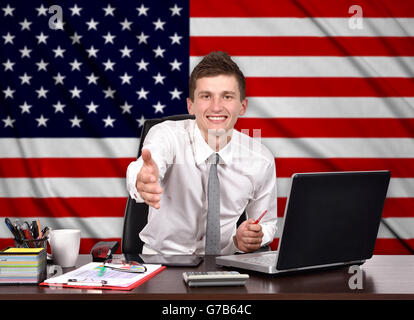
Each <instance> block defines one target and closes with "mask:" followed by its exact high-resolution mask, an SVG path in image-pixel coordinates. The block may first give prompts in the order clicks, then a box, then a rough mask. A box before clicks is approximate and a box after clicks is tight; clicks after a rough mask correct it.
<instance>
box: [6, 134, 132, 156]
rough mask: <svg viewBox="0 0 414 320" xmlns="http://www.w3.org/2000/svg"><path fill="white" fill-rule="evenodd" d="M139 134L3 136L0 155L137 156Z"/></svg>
mask: <svg viewBox="0 0 414 320" xmlns="http://www.w3.org/2000/svg"><path fill="white" fill-rule="evenodd" d="M138 146H139V139H136V138H102V139H94V138H58V139H57V138H4V139H0V158H22V157H24V158H135V157H136V156H137V154H138Z"/></svg>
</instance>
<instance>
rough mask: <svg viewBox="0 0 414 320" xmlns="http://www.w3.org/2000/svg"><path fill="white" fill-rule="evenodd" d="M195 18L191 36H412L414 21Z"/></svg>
mask: <svg viewBox="0 0 414 320" xmlns="http://www.w3.org/2000/svg"><path fill="white" fill-rule="evenodd" d="M349 21H350V19H349V18H291V17H289V18H191V19H190V36H233V37H235V36H282V37H285V36H302V37H325V36H331V37H412V36H414V19H411V18H364V19H363V27H362V29H352V28H350V26H349Z"/></svg>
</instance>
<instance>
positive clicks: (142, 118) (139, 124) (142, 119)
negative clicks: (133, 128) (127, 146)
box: [137, 116, 145, 128]
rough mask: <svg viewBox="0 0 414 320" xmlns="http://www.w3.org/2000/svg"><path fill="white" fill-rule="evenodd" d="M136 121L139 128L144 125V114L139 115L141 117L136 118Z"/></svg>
mask: <svg viewBox="0 0 414 320" xmlns="http://www.w3.org/2000/svg"><path fill="white" fill-rule="evenodd" d="M137 121H138V128H141V127H142V126H143V125H144V123H145V118H144V116H141V118H140V119H137Z"/></svg>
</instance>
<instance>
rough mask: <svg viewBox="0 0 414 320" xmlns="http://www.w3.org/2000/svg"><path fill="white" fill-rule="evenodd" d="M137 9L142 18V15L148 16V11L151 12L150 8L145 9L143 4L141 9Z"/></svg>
mask: <svg viewBox="0 0 414 320" xmlns="http://www.w3.org/2000/svg"><path fill="white" fill-rule="evenodd" d="M136 9H137V10H138V16H140V15H144V16H146V15H147V11H148V10H149V8H146V7H144V5H143V4H141V7H139V8H136Z"/></svg>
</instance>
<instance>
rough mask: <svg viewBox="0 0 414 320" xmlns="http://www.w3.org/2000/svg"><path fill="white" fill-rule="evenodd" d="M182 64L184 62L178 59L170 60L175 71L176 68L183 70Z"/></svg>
mask: <svg viewBox="0 0 414 320" xmlns="http://www.w3.org/2000/svg"><path fill="white" fill-rule="evenodd" d="M182 64H183V63H182V62H178V61H177V59H174V61H173V62H170V65H171V71H174V70H178V71H181V69H180V66H181V65H182Z"/></svg>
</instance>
